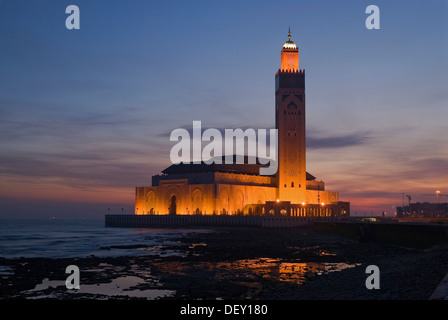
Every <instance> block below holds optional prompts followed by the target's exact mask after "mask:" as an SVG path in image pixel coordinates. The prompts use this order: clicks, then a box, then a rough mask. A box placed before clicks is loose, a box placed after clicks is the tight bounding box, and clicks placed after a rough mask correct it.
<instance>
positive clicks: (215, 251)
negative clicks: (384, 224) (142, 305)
mask: <svg viewBox="0 0 448 320" xmlns="http://www.w3.org/2000/svg"><path fill="white" fill-rule="evenodd" d="M166 249H168V250H175V251H176V252H178V253H179V255H171V256H159V255H146V256H132V257H115V258H99V257H88V258H76V259H71V258H70V259H69V258H67V259H45V258H21V259H3V258H0V266H3V270H4V271H3V273H0V298H2V299H32V298H45V299H124V300H126V299H269V300H271V299H281V300H285V299H286V300H290V299H300V300H308V299H313V300H314V299H318V300H320V299H325V300H333V299H350V300H366V299H384V300H390V299H393V300H409V299H410V300H425V299H428V298H429V297H430V296H431V294H432V293H433V291H434V290H435V288H436V287H437V285H438V284H439V282H440V281H441V280H442V279H443V277H444V276H445V274H446V273H447V272H448V249H447V248H432V249H429V250H416V249H407V248H400V247H394V246H390V245H384V244H380V243H369V242H367V243H358V242H355V241H349V240H346V239H343V238H340V237H337V236H333V235H328V234H324V233H320V232H317V231H315V230H314V229H313V228H312V226H303V227H300V228H294V229H217V230H213V232H207V233H188V234H185V235H183V236H180V237H179V239H178V241H177V242H176V243H172V244H167V245H166ZM68 265H76V266H78V267H79V269H80V273H81V274H80V285H81V290H79V291H76V290H68V289H67V288H66V287H65V279H66V278H67V277H68V274H65V269H66V267H67V266H68ZM368 265H376V266H378V267H379V270H380V289H371V290H369V289H367V288H366V286H365V282H366V279H367V277H368V276H369V275H368V274H366V273H365V271H366V267H367V266H368ZM83 289H84V290H85V291H83Z"/></svg>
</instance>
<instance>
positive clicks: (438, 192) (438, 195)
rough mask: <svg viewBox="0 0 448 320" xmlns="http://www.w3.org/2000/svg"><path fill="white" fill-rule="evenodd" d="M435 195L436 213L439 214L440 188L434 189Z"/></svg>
mask: <svg viewBox="0 0 448 320" xmlns="http://www.w3.org/2000/svg"><path fill="white" fill-rule="evenodd" d="M436 195H437V215H438V216H439V215H440V190H436Z"/></svg>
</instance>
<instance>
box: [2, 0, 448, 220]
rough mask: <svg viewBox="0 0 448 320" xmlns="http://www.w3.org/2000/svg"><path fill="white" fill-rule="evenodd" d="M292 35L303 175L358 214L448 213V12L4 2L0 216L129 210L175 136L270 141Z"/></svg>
mask: <svg viewBox="0 0 448 320" xmlns="http://www.w3.org/2000/svg"><path fill="white" fill-rule="evenodd" d="M71 4H74V5H77V6H78V7H79V9H80V29H79V30H68V29H67V28H66V26H65V20H66V18H67V17H68V16H69V14H66V13H65V9H66V7H67V6H68V5H71ZM370 4H375V5H377V6H378V7H379V8H380V29H379V30H368V29H367V28H366V26H365V20H366V18H367V17H368V14H366V13H365V10H366V7H367V6H368V5H370ZM288 27H291V33H292V40H293V41H294V42H295V43H296V44H297V45H298V47H299V55H300V58H299V59H300V60H299V62H300V68H301V69H305V70H306V112H307V113H306V120H307V171H308V172H310V173H311V174H313V175H314V176H316V178H317V179H318V180H323V181H325V183H326V189H327V190H330V191H339V197H340V199H341V200H343V201H350V203H351V213H352V214H363V213H368V214H371V213H372V212H373V213H374V214H379V213H381V212H382V211H387V213H393V212H394V207H393V206H400V205H401V204H402V193H405V194H409V195H411V196H412V201H430V202H436V190H440V191H441V197H440V201H441V202H447V201H448V197H447V196H446V195H447V194H448V142H447V135H448V1H446V0H445V1H437V0H436V1H397V0H395V1H393V0H388V1H379V0H372V1H362V0H352V1H342V0H341V1H334V0H332V1H311V0H309V1H301V0H294V1H272V0H271V1H245V0H243V1H241V0H239V1H231V0H226V1H213V0H208V1H196V0H191V1H147V0H145V1H143V0H141V1H140V0H139V1H136V0H130V1H112V0H108V1H105V0H104V1H99V0H88V1H84V0H72V1H62V0H53V1H48V0H39V1H22V0H0V39H1V42H0V217H21V218H23V217H39V218H41V217H43V218H48V217H51V216H55V217H61V218H63V217H95V218H102V217H103V216H104V214H106V213H107V212H108V208H111V213H121V208H124V212H125V213H129V212H133V206H134V192H135V191H134V190H135V189H134V188H135V186H145V185H146V186H147V185H150V184H151V176H152V175H155V174H158V173H160V171H161V170H163V169H164V168H166V167H168V166H169V165H171V162H170V158H169V153H170V150H171V148H172V147H173V145H174V144H175V143H174V142H170V140H169V134H170V132H171V131H172V130H174V129H176V128H191V126H192V122H193V121H194V120H200V121H202V125H203V126H204V127H209V128H230V129H231V128H273V127H274V121H275V118H274V111H275V110H274V76H275V73H276V71H277V70H278V68H279V66H280V51H281V49H282V45H283V43H284V42H285V41H286V40H287V32H288ZM406 203H407V200H406Z"/></svg>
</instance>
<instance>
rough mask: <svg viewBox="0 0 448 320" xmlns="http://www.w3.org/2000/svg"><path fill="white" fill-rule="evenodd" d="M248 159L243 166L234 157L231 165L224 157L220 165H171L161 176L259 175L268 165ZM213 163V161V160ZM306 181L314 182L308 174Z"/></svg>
mask: <svg viewBox="0 0 448 320" xmlns="http://www.w3.org/2000/svg"><path fill="white" fill-rule="evenodd" d="M212 160H214V159H212ZM248 160H249V159H248V157H247V156H245V157H244V163H243V164H237V163H236V156H235V155H234V156H233V163H231V164H227V163H225V156H222V157H221V163H215V162H212V163H210V164H207V163H205V162H204V161H201V163H183V162H181V163H179V164H173V165H171V166H169V167H168V168H166V169H165V170H162V173H163V174H166V175H170V174H185V173H199V172H227V173H234V174H250V175H260V167H268V166H269V163H268V164H261V163H260V161H259V160H258V158H257V160H256V163H253V164H252V163H249V161H248ZM214 161H215V160H214ZM306 180H309V181H310V180H316V177H314V176H313V175H312V174H310V173H308V172H307V173H306Z"/></svg>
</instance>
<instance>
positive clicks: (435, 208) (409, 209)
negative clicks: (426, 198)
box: [397, 202, 448, 217]
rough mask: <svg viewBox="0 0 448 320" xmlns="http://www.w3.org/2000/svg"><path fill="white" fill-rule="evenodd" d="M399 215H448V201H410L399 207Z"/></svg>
mask: <svg viewBox="0 0 448 320" xmlns="http://www.w3.org/2000/svg"><path fill="white" fill-rule="evenodd" d="M397 217H448V203H432V202H416V203H410V205H408V206H404V207H397Z"/></svg>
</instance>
